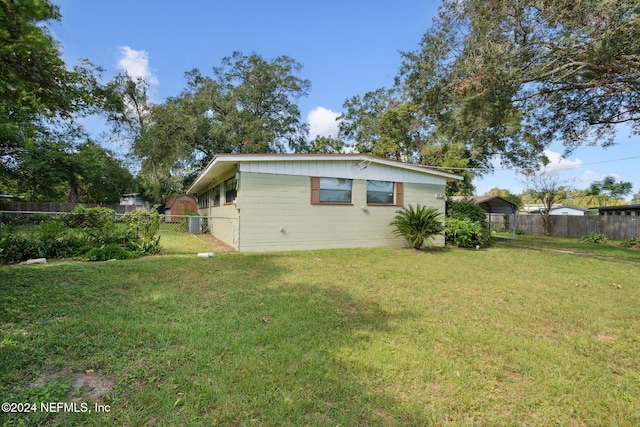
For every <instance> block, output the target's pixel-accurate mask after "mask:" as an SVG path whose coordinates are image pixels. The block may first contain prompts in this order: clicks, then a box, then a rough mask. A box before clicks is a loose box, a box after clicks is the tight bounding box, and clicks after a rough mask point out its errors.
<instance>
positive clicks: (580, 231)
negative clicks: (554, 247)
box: [491, 214, 640, 240]
mask: <svg viewBox="0 0 640 427" xmlns="http://www.w3.org/2000/svg"><path fill="white" fill-rule="evenodd" d="M551 218H552V221H553V231H552V233H551V234H553V235H554V236H560V237H577V238H580V237H584V236H586V235H588V234H590V233H602V234H604V236H605V237H606V238H608V239H613V240H626V239H631V238H633V237H640V225H639V224H638V223H639V222H640V217H638V216H635V215H585V216H573V215H552V216H551ZM505 222H506V224H505ZM512 222H513V216H510V217H509V218H503V215H496V214H492V215H491V223H492V225H494V226H495V225H499V226H502V227H504V226H505V225H507V226H510V224H511V223H512ZM516 225H517V227H518V228H521V229H522V230H524V232H525V233H527V234H534V235H544V234H546V230H545V229H544V227H543V225H542V216H541V215H533V214H529V215H518V219H517V223H516Z"/></svg>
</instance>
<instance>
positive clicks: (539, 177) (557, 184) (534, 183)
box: [521, 170, 571, 234]
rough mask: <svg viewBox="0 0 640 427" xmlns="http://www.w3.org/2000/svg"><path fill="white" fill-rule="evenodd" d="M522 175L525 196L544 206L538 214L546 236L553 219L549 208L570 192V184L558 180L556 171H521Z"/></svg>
mask: <svg viewBox="0 0 640 427" xmlns="http://www.w3.org/2000/svg"><path fill="white" fill-rule="evenodd" d="M521 173H522V175H524V177H525V180H526V184H527V189H526V190H525V194H526V195H527V196H528V197H530V198H531V199H533V200H534V201H540V202H541V203H542V204H543V205H544V209H543V210H542V211H541V212H540V214H541V215H542V225H543V227H544V229H545V231H546V233H547V234H552V232H553V217H552V215H551V208H552V207H553V205H554V204H555V203H556V202H557V201H559V200H561V199H563V198H565V197H566V196H567V193H568V192H569V191H570V189H571V188H570V185H569V184H570V182H569V181H567V180H563V179H561V178H560V174H559V173H558V172H557V171H545V172H539V171H533V170H524V171H521Z"/></svg>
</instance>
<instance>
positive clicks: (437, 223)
mask: <svg viewBox="0 0 640 427" xmlns="http://www.w3.org/2000/svg"><path fill="white" fill-rule="evenodd" d="M441 215H442V214H441V213H440V212H439V211H438V210H437V209H436V208H427V207H426V206H420V205H417V206H416V208H415V209H413V206H411V205H409V207H408V208H402V209H400V210H399V211H396V216H395V218H394V219H393V221H391V225H393V226H395V227H396V229H395V230H394V234H396V235H397V236H402V237H404V238H405V239H407V240H408V241H409V243H410V244H411V246H412V247H413V248H414V249H420V248H422V245H423V244H424V243H425V242H428V241H429V240H430V239H432V238H433V237H434V236H435V235H437V234H440V233H442V232H443V231H444V227H443V226H442V222H441V220H440V216H441Z"/></svg>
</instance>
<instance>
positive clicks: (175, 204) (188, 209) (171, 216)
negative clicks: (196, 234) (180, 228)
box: [164, 194, 198, 222]
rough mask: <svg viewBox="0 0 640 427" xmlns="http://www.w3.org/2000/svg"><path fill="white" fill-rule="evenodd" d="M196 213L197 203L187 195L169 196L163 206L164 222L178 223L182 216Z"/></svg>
mask: <svg viewBox="0 0 640 427" xmlns="http://www.w3.org/2000/svg"><path fill="white" fill-rule="evenodd" d="M197 211H198V201H197V200H196V199H195V197H193V196H190V195H188V194H181V195H179V196H171V197H169V200H167V203H166V204H165V205H164V218H165V222H180V221H182V218H183V216H185V215H189V214H194V213H196V212H197Z"/></svg>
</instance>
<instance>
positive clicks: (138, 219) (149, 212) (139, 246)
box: [123, 207, 160, 254]
mask: <svg viewBox="0 0 640 427" xmlns="http://www.w3.org/2000/svg"><path fill="white" fill-rule="evenodd" d="M123 222H124V223H125V224H126V225H127V226H128V227H129V229H130V232H131V234H132V236H134V238H132V239H130V240H129V246H130V247H131V248H132V249H135V250H136V251H138V252H140V253H143V254H154V253H158V252H160V236H157V234H158V231H159V230H160V214H158V211H157V210H156V209H155V207H154V208H148V207H147V208H144V209H136V210H135V211H132V212H127V213H126V214H125V215H124V218H123Z"/></svg>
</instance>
